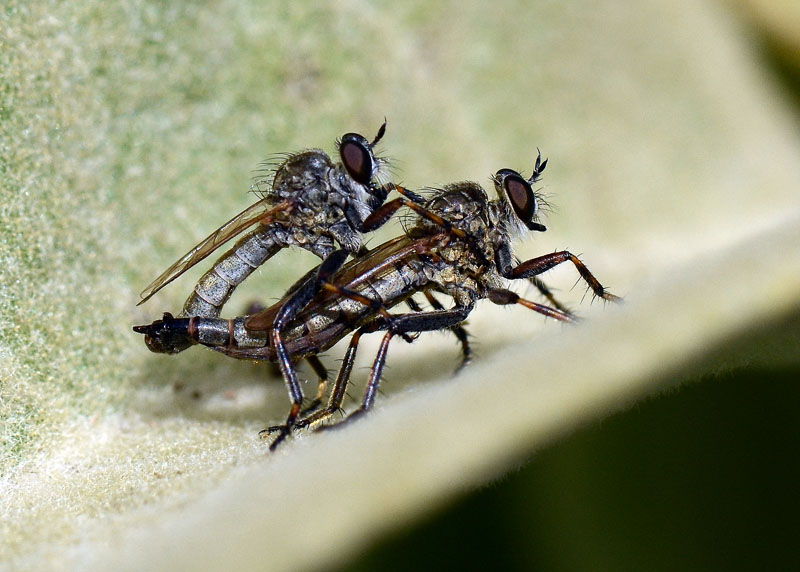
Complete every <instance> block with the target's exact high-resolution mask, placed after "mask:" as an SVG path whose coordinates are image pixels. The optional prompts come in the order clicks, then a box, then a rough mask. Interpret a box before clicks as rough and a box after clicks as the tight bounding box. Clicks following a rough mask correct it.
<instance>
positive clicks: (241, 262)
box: [181, 227, 284, 317]
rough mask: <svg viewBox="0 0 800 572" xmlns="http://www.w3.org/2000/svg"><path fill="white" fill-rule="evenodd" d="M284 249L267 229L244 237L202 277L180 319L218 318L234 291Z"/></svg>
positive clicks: (259, 229) (185, 305)
mask: <svg viewBox="0 0 800 572" xmlns="http://www.w3.org/2000/svg"><path fill="white" fill-rule="evenodd" d="M283 246H284V244H283V243H282V242H281V241H279V240H276V237H275V236H274V233H273V232H272V229H270V228H268V227H259V228H257V229H256V230H255V231H253V232H251V233H250V234H248V235H246V236H244V237H243V238H242V239H241V240H239V241H238V242H237V243H236V244H235V245H234V246H233V248H231V249H230V250H228V252H226V253H225V254H224V255H223V256H222V257H221V258H220V259H219V260H217V262H216V264H214V266H213V267H212V268H211V270H209V271H208V272H206V273H205V274H204V275H203V277H202V278H200V280H199V282H198V283H197V285H196V286H195V288H194V291H193V292H192V294H191V296H189V298H188V299H187V300H186V303H184V305H183V310H182V311H181V316H204V317H217V316H219V314H220V311H221V310H222V306H223V305H224V304H225V302H227V301H228V298H230V297H231V294H233V291H234V289H235V288H236V287H237V286H238V285H239V284H241V283H242V282H244V279H245V278H247V277H248V276H249V275H250V274H251V273H252V272H253V270H255V269H256V268H258V267H259V266H260V265H261V264H263V263H264V262H265V261H266V260H268V259H269V258H271V257H272V256H274V255H275V254H276V253H277V252H278V251H279V250H280V249H281V248H283Z"/></svg>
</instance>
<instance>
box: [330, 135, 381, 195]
mask: <svg viewBox="0 0 800 572" xmlns="http://www.w3.org/2000/svg"><path fill="white" fill-rule="evenodd" d="M339 154H340V155H341V157H342V164H343V165H344V168H345V169H347V173H348V174H349V175H350V176H351V177H352V178H353V180H354V181H356V182H357V183H360V184H362V185H369V183H370V181H371V180H372V172H373V170H374V168H375V158H374V157H373V156H372V150H371V149H370V145H369V142H368V141H367V140H366V139H364V138H363V137H362V136H361V135H359V134H358V133H347V134H346V135H345V136H344V137H342V142H341V143H340V144H339Z"/></svg>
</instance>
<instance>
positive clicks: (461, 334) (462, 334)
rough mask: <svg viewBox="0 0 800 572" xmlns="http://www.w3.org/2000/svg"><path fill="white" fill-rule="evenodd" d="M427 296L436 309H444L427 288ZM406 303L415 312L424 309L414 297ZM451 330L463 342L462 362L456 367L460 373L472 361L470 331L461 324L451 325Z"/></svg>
mask: <svg viewBox="0 0 800 572" xmlns="http://www.w3.org/2000/svg"><path fill="white" fill-rule="evenodd" d="M425 298H427V300H428V303H429V304H430V305H431V307H432V308H433V309H434V310H444V306H442V304H441V302H439V300H437V299H436V298H434V297H433V294H431V293H430V292H429V291H427V290H426V291H425ZM406 304H408V307H409V308H411V309H412V310H413V311H415V312H422V311H423V310H422V307H421V306H420V305H419V304H417V302H416V300H414V299H413V298H409V299H408V300H406ZM450 331H451V332H453V334H454V335H455V336H456V338H457V339H458V341H459V343H460V344H461V363H459V364H458V367H456V373H458V372H459V371H461V370H462V369H463V368H464V366H466V365H467V364H469V363H470V362H471V361H472V348H470V345H469V333H468V332H467V330H466V329H464V327H463V326H462V325H461V324H458V325H455V326H452V327H450Z"/></svg>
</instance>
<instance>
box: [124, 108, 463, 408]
mask: <svg viewBox="0 0 800 572" xmlns="http://www.w3.org/2000/svg"><path fill="white" fill-rule="evenodd" d="M385 132H386V121H384V122H383V125H381V127H380V129H379V130H378V133H377V135H376V136H375V138H374V139H373V140H372V142H369V141H367V139H366V138H364V137H363V136H361V135H359V134H358V133H347V134H345V135H344V136H342V138H341V140H340V141H339V142H338V150H339V156H340V159H341V162H339V163H334V162H333V161H332V160H331V158H330V157H329V156H328V155H327V154H326V153H325V152H324V151H322V150H320V149H310V150H307V151H303V152H300V153H295V154H291V155H289V156H288V157H287V158H286V159H285V160H284V161H283V162H282V163H281V164H280V165H279V166H278V167H276V168H275V169H274V170H271V169H270V170H268V173H272V182H271V184H270V183H269V181H268V180H267V179H266V178H262V179H261V180H259V181H257V182H256V183H255V184H254V188H257V189H259V191H260V192H262V193H263V198H262V199H261V200H260V201H258V202H257V203H255V204H253V205H252V206H250V207H248V208H247V209H245V210H244V211H242V212H241V213H239V214H238V215H236V216H235V217H234V218H232V219H231V220H229V221H228V222H227V223H225V224H224V225H222V226H221V227H220V228H218V229H217V230H215V231H214V232H213V233H212V234H211V235H209V236H208V237H206V238H205V239H204V240H203V241H201V242H200V243H199V244H197V245H196V246H195V247H194V248H192V249H191V250H190V251H189V252H187V253H186V254H185V255H184V256H183V257H181V258H180V259H179V260H177V261H176V262H175V263H174V264H173V265H172V266H170V267H169V268H167V269H166V270H165V271H164V272H163V273H162V274H161V275H160V276H159V277H158V278H156V279H155V280H154V281H153V282H152V283H151V284H150V285H149V286H148V287H147V288H145V289H144V291H142V293H141V298H142V299H141V301H140V302H139V304H143V303H144V302H146V301H147V300H149V299H150V298H151V297H152V296H153V295H154V294H155V293H156V292H158V291H159V290H161V288H163V287H164V286H166V285H167V284H169V283H170V282H172V281H173V280H175V279H176V278H178V277H179V276H181V275H182V274H183V273H184V272H186V271H187V270H188V269H189V268H191V267H193V266H194V265H195V264H197V263H198V262H200V261H202V260H203V259H205V258H206V257H208V256H209V255H210V254H211V253H213V252H214V251H215V250H216V249H217V248H219V247H220V246H221V245H223V244H225V243H226V242H228V241H229V240H230V239H232V238H234V237H235V236H237V235H239V234H241V233H242V232H244V231H246V230H247V229H249V228H250V227H253V226H255V228H253V229H252V230H251V231H250V232H248V233H247V234H246V235H245V236H243V237H242V238H240V239H239V240H238V241H237V242H236V244H234V246H233V247H232V248H230V249H229V250H228V251H227V252H226V253H225V254H223V255H222V256H221V257H220V258H219V259H218V260H217V261H216V262H215V263H214V265H213V266H212V267H211V269H210V270H209V271H208V272H206V273H205V274H204V275H203V277H202V278H200V280H199V282H198V283H197V285H196V286H195V288H194V290H193V291H192V294H191V295H190V296H189V298H188V299H187V300H186V302H185V303H184V306H183V310H182V311H181V312H180V314H179V316H187V317H188V316H203V317H217V316H219V315H220V313H221V311H222V307H223V306H224V304H225V303H226V302H227V300H228V299H229V298H230V296H231V295H232V294H233V291H234V290H235V289H236V287H237V286H238V285H239V284H241V283H242V282H243V281H244V280H245V279H246V278H247V277H248V276H249V275H250V274H251V273H252V272H253V271H254V270H255V269H256V268H258V267H259V266H260V265H262V264H264V263H265V262H266V261H267V260H269V258H271V257H272V256H273V255H275V254H276V253H277V252H278V251H280V250H281V249H283V248H286V247H289V246H298V247H300V248H304V249H306V250H308V251H310V252H312V253H313V254H315V255H317V256H318V257H320V258H322V259H323V260H324V259H326V258H327V257H328V256H331V255H332V254H333V253H334V252H335V251H336V245H337V244H338V245H339V246H340V247H341V249H343V250H344V251H346V252H348V253H350V254H358V253H360V252H363V249H364V245H363V238H362V231H364V227H363V222H364V220H365V219H366V217H367V216H369V215H370V214H371V213H372V212H373V211H374V210H375V209H377V208H378V207H380V206H381V205H382V204H383V202H384V201H385V200H386V197H387V195H388V193H389V191H390V190H391V189H393V188H396V187H395V185H393V184H391V183H383V184H380V181H381V179H383V178H384V176H385V171H386V170H387V162H386V160H384V159H382V158H380V157H378V156H377V155H375V153H374V148H375V146H376V145H377V144H378V142H379V141H380V140H381V139H382V138H383V136H384V134H385ZM265 187H266V189H265ZM408 196H410V197H413V198H415V199H416V200H418V201H421V200H422V199H421V198H419V197H417V196H416V195H414V194H413V193H410V192H409V193H408ZM375 228H377V227H376V226H373V227H372V230H374V229H375ZM428 300H429V302H430V303H431V304H432V305H433V306H434V307H440V306H439V305H438V301H437V300H436V299H435V298H432V297H428ZM409 305H410V306H411V307H412V308H415V309H417V310H419V309H420V308H419V306H418V305H417V304H416V303H415V302H414V301H413V300H409ZM451 330H452V332H453V333H454V334H455V336H456V337H457V338H458V340H459V342H460V344H461V349H462V356H463V357H462V360H461V364H460V366H459V367H463V366H464V365H465V364H467V363H468V362H469V361H470V355H471V352H470V347H469V341H468V334H467V332H466V330H465V329H464V328H463V326H460V325H459V326H455V327H453V328H451ZM306 359H307V361H308V362H309V364H310V365H311V367H312V368H313V369H314V371H315V372H316V373H317V375H318V377H319V390H318V395H317V400H319V399H321V398H322V394H323V393H324V390H325V387H326V386H327V369H326V368H325V366H324V365H323V364H322V363H321V362H320V361H319V359H318V358H317V357H316V356H315V355H309V356H307V358H306Z"/></svg>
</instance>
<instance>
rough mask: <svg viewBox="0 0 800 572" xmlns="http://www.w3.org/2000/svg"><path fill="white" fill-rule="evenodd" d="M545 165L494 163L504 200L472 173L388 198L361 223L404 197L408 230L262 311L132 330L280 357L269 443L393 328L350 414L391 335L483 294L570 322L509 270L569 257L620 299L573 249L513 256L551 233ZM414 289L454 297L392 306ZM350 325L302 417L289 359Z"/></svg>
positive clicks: (164, 343)
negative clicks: (421, 306)
mask: <svg viewBox="0 0 800 572" xmlns="http://www.w3.org/2000/svg"><path fill="white" fill-rule="evenodd" d="M545 165H546V161H544V162H543V161H542V160H541V156H539V157H538V158H537V160H536V166H535V168H534V171H533V174H532V176H531V177H530V178H529V179H525V178H524V177H523V176H522V175H520V174H519V173H517V172H516V171H513V170H511V169H502V170H500V171H498V172H497V173H496V175H495V176H494V177H493V182H494V185H495V188H496V191H497V194H498V197H497V198H496V199H495V200H492V201H490V200H489V198H488V197H487V195H486V192H485V191H484V190H483V188H482V187H481V186H480V185H478V184H477V183H472V182H463V183H456V184H453V185H448V186H446V187H444V188H443V189H442V190H440V191H438V192H436V193H435V194H433V196H431V197H430V198H429V199H427V200H426V201H425V202H424V204H420V201H419V200H418V198H417V197H416V196H413V197H412V198H408V197H405V196H404V197H400V198H398V199H395V200H393V201H390V202H389V203H387V204H385V205H384V206H383V207H381V208H379V209H377V210H376V211H375V212H374V213H373V214H372V215H370V216H369V217H367V219H366V220H365V222H364V228H365V229H371V228H373V227H376V226H379V225H380V224H382V223H383V222H384V221H385V220H387V219H388V218H389V217H391V216H392V215H393V214H394V213H395V212H396V211H397V210H398V209H399V208H401V207H403V206H405V207H408V208H410V209H412V210H413V211H415V212H416V213H417V214H418V215H419V216H418V218H417V223H416V225H415V226H414V227H413V228H410V229H409V230H408V232H407V233H406V234H404V235H401V236H399V237H397V238H395V239H392V240H389V241H388V242H386V243H384V244H382V245H380V246H378V247H376V248H375V249H373V250H371V251H369V253H367V254H366V255H364V256H362V257H360V258H358V259H355V260H352V261H351V262H349V263H348V264H345V265H343V263H344V261H345V259H346V252H344V251H337V253H334V255H332V256H331V257H329V258H328V259H326V261H324V262H323V263H322V264H321V265H320V266H319V267H318V269H317V270H316V271H313V272H310V273H308V274H307V275H306V276H305V277H304V278H303V279H302V280H301V281H299V282H298V283H297V284H296V285H295V287H294V288H293V289H292V290H291V291H290V292H289V293H288V294H287V295H286V296H285V297H284V299H283V300H281V301H280V302H278V303H277V304H275V305H273V306H272V307H270V308H267V309H266V310H263V311H262V312H259V313H257V314H254V315H251V316H243V317H238V318H234V319H232V320H222V319H219V318H203V317H196V318H183V319H180V318H173V317H172V316H170V315H168V314H165V315H164V318H163V319H162V320H158V321H156V322H154V323H153V324H151V325H147V326H137V327H136V328H134V330H135V331H137V332H139V333H142V334H145V341H146V343H147V345H148V347H149V348H150V349H151V350H152V351H154V352H161V353H177V352H179V351H182V350H184V349H186V348H188V347H190V346H191V345H193V344H196V343H199V344H202V345H206V346H209V347H212V348H213V349H215V350H217V351H219V352H222V353H224V354H226V355H229V356H232V357H236V358H241V359H256V360H258V359H266V360H271V361H277V362H278V364H279V365H280V367H281V370H282V371H283V374H284V379H285V381H286V384H287V387H288V390H289V394H290V399H291V401H292V407H291V409H290V412H289V415H288V417H287V420H286V422H285V423H284V424H283V425H280V426H275V427H270V428H269V429H267V430H266V432H267V433H274V432H277V433H278V435H277V437H276V439H275V440H274V441H273V442H272V444H271V446H270V449H274V448H275V447H276V446H277V445H278V444H279V443H280V442H281V441H282V440H283V439H284V438H285V437H286V436H287V435H288V434H290V432H291V431H292V430H293V429H295V428H302V427H309V426H315V425H317V424H319V423H321V422H322V421H324V420H326V419H327V418H329V417H330V416H331V415H332V414H333V413H335V412H336V411H338V410H339V409H340V407H341V404H342V401H343V399H344V395H345V388H346V386H347V383H348V381H349V377H350V372H351V369H352V365H353V361H354V359H355V353H356V349H357V346H358V343H359V339H360V337H361V336H362V335H363V334H365V333H370V332H374V331H377V330H386V334H385V335H384V338H383V340H382V342H381V345H380V350H379V353H378V356H377V358H376V360H375V363H374V365H373V369H372V373H371V375H370V380H369V382H368V384H367V389H366V392H365V395H364V398H363V400H362V404H361V407H360V408H359V409H358V410H357V411H356V412H355V413H354V414H352V415H358V414H360V413H363V412H365V411H367V410H368V409H369V408H370V407H371V406H372V404H373V403H374V400H375V396H376V394H377V391H378V387H379V383H380V378H381V375H382V370H383V367H384V364H385V360H386V354H387V351H388V346H389V342H390V340H391V339H392V337H394V336H395V335H401V336H403V337H405V338H406V339H407V341H410V339H411V335H415V334H417V333H418V332H423V331H430V330H440V329H445V328H452V327H454V326H458V325H459V324H462V323H463V322H464V320H465V319H466V318H467V316H468V315H469V314H470V312H471V311H472V309H473V308H474V306H475V303H476V302H477V301H478V300H480V299H484V298H488V299H489V300H491V301H492V302H494V303H495V304H500V305H509V304H520V305H522V306H525V307H527V308H530V309H532V310H534V311H536V312H539V313H542V314H544V315H545V316H549V317H552V318H555V319H558V320H562V321H565V322H571V321H574V317H573V316H572V314H570V313H568V312H565V311H563V310H561V309H558V308H552V307H550V306H546V305H543V304H539V303H536V302H533V301H530V300H526V299H523V298H521V297H520V296H519V295H517V294H516V293H514V292H512V291H510V290H508V289H507V288H505V284H506V281H507V280H508V279H512V280H513V279H528V278H531V277H535V276H537V275H539V274H541V273H543V272H545V271H546V270H549V269H550V268H553V267H554V266H557V265H558V264H561V263H563V262H567V261H570V262H572V263H573V264H574V265H575V267H576V268H577V270H578V272H579V274H580V275H581V277H582V278H583V279H584V280H585V281H586V282H587V283H588V285H589V287H590V288H591V289H592V291H593V292H594V294H595V295H596V296H599V297H601V298H604V299H606V300H612V301H616V300H618V298H617V297H616V296H614V295H613V294H610V293H609V292H607V291H606V290H605V288H604V287H603V286H602V285H601V284H600V283H599V282H598V280H597V279H596V278H595V277H594V276H593V275H592V274H591V272H589V270H588V268H587V267H586V266H585V265H584V264H583V262H581V261H580V260H579V259H578V258H577V257H576V256H575V255H573V254H572V253H570V252H568V251H560V252H554V253H552V254H547V255H544V256H540V257H537V258H533V259H531V260H528V261H525V262H521V263H518V264H515V259H514V256H513V251H512V246H511V239H512V237H513V236H514V235H516V234H518V233H520V232H522V231H525V230H529V231H538V232H541V231H544V230H546V229H545V227H544V226H543V225H541V224H540V223H539V222H537V221H536V220H535V219H536V215H537V211H538V203H539V197H537V195H536V193H534V191H533V189H532V186H531V185H532V183H534V182H535V181H537V180H538V179H539V176H540V175H541V172H542V171H543V170H544V167H545ZM417 292H426V293H430V292H439V293H443V294H446V295H448V296H450V297H452V299H453V301H454V305H453V307H452V308H450V309H434V310H431V311H427V312H413V313H408V314H391V313H389V312H388V310H389V309H391V308H392V307H394V306H396V305H397V304H399V303H400V302H402V301H404V300H407V299H408V298H410V296H411V295H413V294H415V293H417ZM309 293H311V294H309ZM350 332H355V333H354V335H353V337H352V339H351V341H350V345H349V347H348V350H347V353H346V355H345V359H344V363H343V365H342V368H341V370H340V372H339V375H338V377H337V380H336V383H335V385H334V388H333V390H332V391H331V395H330V399H329V402H328V405H327V407H325V408H323V409H321V410H318V411H307V413H306V414H305V416H303V417H300V415H301V413H302V412H303V411H302V410H301V407H302V403H303V392H302V388H301V386H300V383H299V380H298V378H297V374H296V371H295V368H294V362H296V361H298V360H300V359H302V358H304V357H306V356H309V355H317V354H318V353H319V352H321V351H325V350H327V349H328V348H330V347H332V346H333V345H334V344H335V343H336V342H338V341H339V340H341V339H342V338H344V337H345V336H346V335H347V334H348V333H350ZM352 415H351V416H352Z"/></svg>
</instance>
